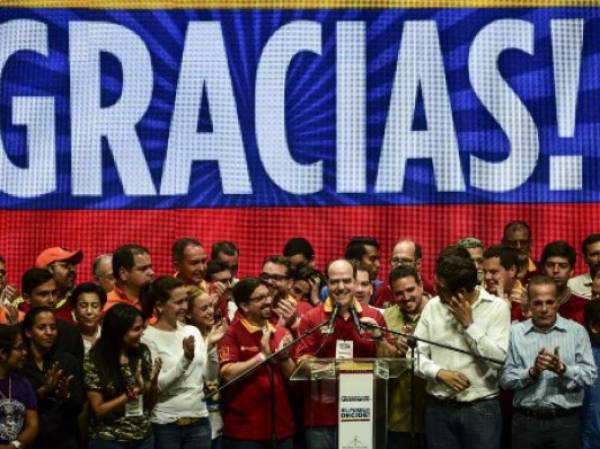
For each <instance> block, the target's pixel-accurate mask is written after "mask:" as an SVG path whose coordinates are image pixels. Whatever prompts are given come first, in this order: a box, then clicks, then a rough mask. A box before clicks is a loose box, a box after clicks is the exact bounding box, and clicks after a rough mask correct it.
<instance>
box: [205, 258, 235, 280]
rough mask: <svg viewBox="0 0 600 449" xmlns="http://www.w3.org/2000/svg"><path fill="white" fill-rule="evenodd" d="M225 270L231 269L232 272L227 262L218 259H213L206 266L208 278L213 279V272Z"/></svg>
mask: <svg viewBox="0 0 600 449" xmlns="http://www.w3.org/2000/svg"><path fill="white" fill-rule="evenodd" d="M223 271H229V272H230V273H231V268H230V267H229V265H227V264H226V263H225V262H221V261H220V260H216V259H213V260H211V261H210V262H208V265H207V266H206V275H205V277H206V280H207V281H212V276H213V274H216V273H221V272H223Z"/></svg>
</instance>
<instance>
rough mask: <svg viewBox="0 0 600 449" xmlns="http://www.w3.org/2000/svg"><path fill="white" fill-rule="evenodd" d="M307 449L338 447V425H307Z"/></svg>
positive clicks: (332, 448)
mask: <svg viewBox="0 0 600 449" xmlns="http://www.w3.org/2000/svg"><path fill="white" fill-rule="evenodd" d="M306 444H307V446H306V449H336V448H337V445H338V442H337V427H329V426H328V427H307V428H306Z"/></svg>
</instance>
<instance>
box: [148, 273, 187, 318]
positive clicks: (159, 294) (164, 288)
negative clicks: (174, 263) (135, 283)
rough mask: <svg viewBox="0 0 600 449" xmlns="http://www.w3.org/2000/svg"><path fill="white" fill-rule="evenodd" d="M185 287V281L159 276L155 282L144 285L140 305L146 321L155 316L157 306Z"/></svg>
mask: <svg viewBox="0 0 600 449" xmlns="http://www.w3.org/2000/svg"><path fill="white" fill-rule="evenodd" d="M183 285H184V284H183V281H181V280H180V279H177V278H176V277H173V276H159V277H157V278H156V279H155V280H154V281H152V282H148V283H146V284H144V285H142V288H141V289H140V303H141V305H142V314H143V316H144V319H148V318H150V317H151V316H152V315H153V313H154V308H155V307H156V304H158V303H160V304H164V303H165V302H167V301H168V300H169V298H170V297H171V292H172V291H173V290H175V289H176V288H178V287H183Z"/></svg>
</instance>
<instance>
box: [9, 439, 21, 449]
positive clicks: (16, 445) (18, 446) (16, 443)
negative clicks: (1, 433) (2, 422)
mask: <svg viewBox="0 0 600 449" xmlns="http://www.w3.org/2000/svg"><path fill="white" fill-rule="evenodd" d="M9 444H10V445H11V446H14V448H15V449H21V448H22V447H23V445H22V444H21V442H20V441H19V440H15V441H11V442H10V443H9Z"/></svg>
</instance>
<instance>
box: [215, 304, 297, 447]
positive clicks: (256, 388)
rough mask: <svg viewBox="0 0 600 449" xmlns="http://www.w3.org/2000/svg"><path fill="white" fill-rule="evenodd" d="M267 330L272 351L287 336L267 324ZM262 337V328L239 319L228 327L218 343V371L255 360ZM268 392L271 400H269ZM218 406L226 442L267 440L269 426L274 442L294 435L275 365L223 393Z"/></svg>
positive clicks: (281, 329) (284, 386) (281, 379)
mask: <svg viewBox="0 0 600 449" xmlns="http://www.w3.org/2000/svg"><path fill="white" fill-rule="evenodd" d="M267 326H269V327H270V328H271V329H272V330H273V335H272V337H271V340H270V346H271V350H272V351H275V350H276V349H277V348H278V347H279V345H280V344H281V341H282V339H283V337H284V336H285V335H289V331H288V330H287V329H286V328H284V327H275V326H273V325H272V324H270V323H267ZM262 336H263V330H262V328H260V327H257V326H254V325H253V324H252V323H250V322H249V321H248V320H246V319H245V318H244V317H243V316H242V317H241V318H240V319H239V320H237V321H236V322H234V323H232V324H231V325H230V326H229V328H228V329H227V333H226V334H225V336H224V337H223V338H222V339H221V340H220V341H219V343H218V348H219V362H220V366H221V369H223V367H224V366H225V365H228V364H230V363H237V362H244V361H246V360H249V359H251V358H253V357H255V356H256V355H257V354H258V353H259V352H260V340H261V338H262ZM271 370H273V373H272V375H271V372H270V371H271ZM271 376H272V377H271ZM271 378H272V379H273V383H274V386H273V390H271ZM272 391H273V392H274V395H275V398H272V394H271V392H272ZM222 404H223V436H225V437H227V438H233V439H237V440H249V441H263V440H269V439H270V438H271V429H272V426H274V427H275V433H276V436H277V439H278V440H279V439H283V438H288V437H290V436H292V435H293V434H294V418H293V414H292V408H291V405H290V401H289V397H288V391H287V384H286V380H285V378H284V376H283V373H282V372H281V366H280V364H279V363H275V364H269V363H267V364H264V365H263V366H261V367H260V368H257V369H256V371H254V372H253V373H252V374H250V375H249V376H247V377H246V378H243V379H240V380H239V382H238V383H237V385H232V386H231V387H229V388H227V389H226V390H224V391H223V395H222ZM272 407H275V416H272ZM273 418H274V419H275V421H274V424H273Z"/></svg>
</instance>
